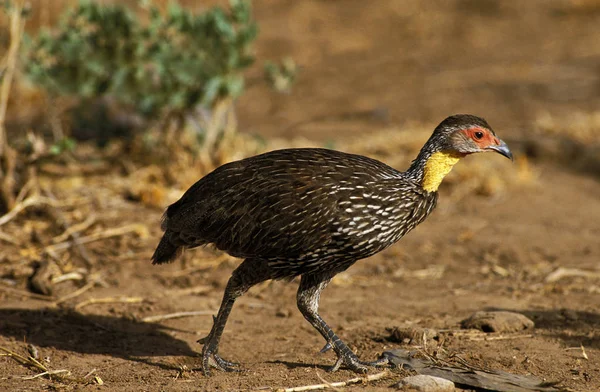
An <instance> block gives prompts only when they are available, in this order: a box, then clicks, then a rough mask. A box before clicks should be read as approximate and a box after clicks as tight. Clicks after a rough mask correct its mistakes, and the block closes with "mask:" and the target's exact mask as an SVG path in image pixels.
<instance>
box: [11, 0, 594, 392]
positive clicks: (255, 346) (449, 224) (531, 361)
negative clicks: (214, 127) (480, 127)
mask: <svg viewBox="0 0 600 392" xmlns="http://www.w3.org/2000/svg"><path fill="white" fill-rule="evenodd" d="M255 8H256V17H257V19H258V21H259V22H260V26H261V30H262V34H261V36H260V40H259V41H260V44H259V53H258V55H259V58H264V57H270V58H277V57H280V56H283V55H291V56H292V57H293V58H294V59H295V60H296V61H297V62H298V63H299V64H300V65H301V66H302V69H301V74H300V79H299V81H298V83H297V85H296V86H295V89H294V91H293V93H292V94H290V95H287V96H280V95H277V96H276V95H274V94H273V93H272V92H269V91H267V89H266V88H263V87H258V86H256V87H251V88H250V89H249V91H248V94H246V95H245V96H244V97H243V99H241V100H240V102H239V105H238V109H239V113H240V124H241V128H242V129H244V130H246V131H248V132H250V133H257V134H260V135H262V136H265V137H272V136H281V137H295V136H306V137H308V138H311V139H315V140H322V141H333V142H334V143H335V142H340V141H342V140H345V138H346V137H347V136H349V135H352V136H363V137H364V138H368V137H369V135H370V132H372V131H374V130H378V129H382V128H384V127H388V126H392V127H400V126H402V125H403V124H405V123H406V122H408V121H420V122H425V123H428V124H434V123H435V122H437V121H439V120H441V119H442V118H444V117H445V116H447V115H449V114H452V113H456V112H469V113H474V114H479V115H482V116H484V117H486V118H487V119H488V121H489V122H490V123H491V124H492V125H493V126H494V127H495V129H496V131H497V132H498V134H499V135H500V136H501V137H503V138H505V139H507V140H508V141H509V144H511V142H512V143H513V145H514V146H516V148H515V149H516V150H519V146H522V145H523V144H522V143H520V142H521V141H523V140H525V139H529V138H530V137H531V134H532V132H530V131H529V130H530V129H532V124H533V122H534V120H535V119H536V117H537V116H538V115H540V113H543V112H550V113H552V114H553V115H555V116H559V117H560V116H569V115H570V113H571V112H573V111H576V110H580V111H591V110H594V109H597V108H598V104H600V88H599V86H600V83H599V82H600V72H599V69H600V67H599V65H600V34H599V33H598V29H597V16H598V14H599V13H600V3H599V2H597V1H592V0H588V1H545V0H536V1H528V2H516V1H515V2H503V1H494V0H485V1H483V0H481V1H475V0H473V1H472V0H460V1H459V0H453V1H428V2H420V1H416V0H415V1H402V2H397V1H391V0H390V1H378V2H377V3H376V5H375V3H370V2H364V1H361V0H347V1H327V2H324V1H301V2H300V1H293V0H288V1H268V2H267V1H264V2H260V1H257V2H256V4H255ZM255 72H256V74H255V76H256V77H258V75H259V74H260V70H259V69H258V68H257V69H256V71H255ZM526 136H527V137H526ZM537 137H539V138H542V137H544V136H537ZM517 152H518V153H520V154H521V155H522V154H523V153H524V151H517ZM470 159H473V160H479V161H483V160H487V159H500V158H497V157H491V156H485V157H483V156H480V157H472V158H470ZM561 162H562V161H561ZM503 164H505V165H509V163H508V161H506V162H505V163H504V162H503ZM530 164H531V165H533V167H534V171H535V173H537V174H538V175H539V178H538V179H537V180H536V182H535V184H530V185H527V186H518V185H514V186H510V187H509V188H507V189H506V190H505V191H504V192H501V193H498V194H495V196H494V197H485V196H481V195H477V194H473V193H470V194H467V195H466V196H463V197H462V198H460V199H458V200H455V199H454V198H445V197H444V190H442V194H441V195H440V204H439V206H438V209H437V211H435V212H434V214H433V215H432V216H431V217H430V218H429V219H428V220H427V221H426V222H425V223H423V224H422V225H421V226H419V227H418V228H417V229H416V230H415V231H414V232H412V233H411V234H409V235H408V236H407V237H405V238H404V239H402V240H401V241H400V242H399V243H398V244H396V245H395V246H393V247H391V248H389V249H388V250H386V251H384V252H382V253H380V254H378V255H376V256H374V257H371V258H370V259H368V260H363V261H360V262H358V263H357V264H356V265H355V266H354V267H352V268H351V269H349V270H348V271H347V272H345V273H343V274H340V275H339V276H338V277H337V278H336V279H335V280H334V281H333V283H332V284H331V285H330V287H329V288H327V290H326V291H325V292H324V294H323V296H322V302H321V312H322V315H323V317H324V318H325V319H326V320H328V321H329V322H330V324H331V326H332V327H333V328H334V330H336V331H337V332H338V334H339V335H340V337H341V338H342V339H343V340H345V341H346V342H347V343H348V344H349V345H350V346H351V347H353V348H355V349H356V351H357V353H358V354H359V355H360V357H361V358H363V359H372V358H375V357H377V356H378V355H379V354H380V353H381V352H382V351H385V350H386V349H390V348H394V347H398V346H401V344H399V343H393V342H391V341H390V340H388V337H389V336H390V332H389V331H388V328H392V327H397V326H409V325H410V326H419V327H424V328H434V329H437V330H442V331H445V332H443V336H444V339H443V340H442V341H431V342H429V346H428V348H427V349H428V350H430V351H431V350H433V349H434V348H435V347H436V346H437V345H440V346H441V348H439V349H438V350H439V351H440V352H441V351H443V350H445V351H446V352H448V353H456V354H458V355H460V356H461V357H462V358H464V359H465V360H467V361H469V362H471V363H473V364H477V365H479V366H483V367H487V368H491V369H500V370H505V371H509V372H513V373H518V374H533V375H536V376H538V377H540V378H543V379H544V380H547V381H560V382H561V385H563V386H565V387H569V388H572V389H573V390H576V391H596V390H600V332H599V331H600V279H599V278H598V273H599V272H600V265H599V261H600V241H599V240H598V238H600V182H599V181H598V179H599V178H600V173H599V172H598V171H590V170H584V171H580V170H578V169H577V168H576V167H573V166H569V165H562V164H557V163H556V161H554V162H553V160H534V161H533V162H530ZM515 170H516V169H515ZM115 175H116V174H115V173H112V172H111V174H109V175H96V176H91V177H85V176H73V177H67V178H63V179H58V178H56V177H55V178H53V179H51V180H50V183H51V184H52V186H54V189H57V190H56V192H57V193H56V196H57V198H58V199H59V200H61V199H68V198H71V197H75V196H86V195H87V196H89V195H90V194H94V196H95V197H96V203H97V204H95V205H94V206H93V208H94V209H95V210H96V212H97V213H98V214H99V220H100V221H101V226H103V227H100V229H102V230H106V229H110V228H112V227H121V226H123V224H128V223H136V224H140V225H141V226H140V227H147V228H149V230H150V233H144V230H141V229H139V228H138V229H137V232H130V233H126V234H124V235H121V236H116V237H114V238H109V239H106V240H103V241H97V242H94V243H90V244H89V246H88V251H89V253H90V254H89V258H90V259H91V260H92V262H93V264H94V265H93V267H94V268H93V269H94V270H95V271H100V272H101V273H102V277H103V279H102V280H101V282H103V284H99V285H96V286H94V287H92V288H91V289H90V290H89V291H87V292H85V293H84V294H82V295H81V296H78V297H76V298H74V299H72V300H69V301H66V302H65V303H64V304H62V305H60V306H48V304H49V302H48V301H44V300H39V299H36V298H29V297H27V296H23V295H15V294H14V293H10V292H7V291H4V290H0V298H1V302H0V347H4V348H6V349H9V350H12V351H14V352H17V353H19V354H21V355H26V353H27V351H26V347H27V344H33V345H35V346H36V347H37V348H38V350H39V358H40V361H42V362H43V363H45V364H47V365H48V366H49V367H50V368H51V369H53V370H59V369H68V370H69V371H71V373H72V374H71V377H72V378H73V380H72V381H68V380H67V381H65V380H63V381H60V380H49V379H47V378H45V377H39V378H36V379H33V380H23V379H22V376H32V375H35V374H37V373H40V372H41V371H39V370H36V369H32V368H27V367H25V366H23V365H21V364H19V363H18V362H17V361H15V360H14V359H12V358H9V357H8V356H1V357H0V389H1V390H11V391H12V390H19V391H21V390H22V391H29V390H31V391H38V390H102V389H105V390H111V391H113V390H114V391H131V390H147V391H158V390H175V391H179V390H182V391H183V390H186V391H187V390H207V391H212V390H256V389H259V388H279V387H291V386H300V385H307V384H316V383H322V380H321V378H324V379H326V380H328V381H341V380H346V379H349V378H352V377H354V374H352V373H351V372H349V371H347V370H340V371H339V372H337V373H333V374H329V373H326V372H325V371H324V368H325V367H326V366H328V365H331V364H332V363H333V361H334V356H333V354H331V353H327V354H319V353H318V350H319V349H320V348H321V347H322V345H323V342H322V339H321V337H320V336H318V334H317V333H316V332H315V331H314V330H313V329H312V328H311V327H310V326H309V325H308V323H306V321H305V320H304V319H303V318H302V316H301V315H300V314H299V312H298V311H297V310H296V308H295V290H296V287H297V282H291V283H285V282H272V283H269V284H265V285H262V286H261V287H255V288H254V289H253V290H251V292H250V293H249V294H248V295H246V296H245V297H242V298H241V299H240V300H239V301H238V303H236V306H235V308H234V311H233V313H232V316H231V318H230V320H229V323H228V325H227V329H226V331H225V334H224V338H223V341H222V345H221V347H220V352H221V354H222V355H223V356H224V357H225V358H227V359H230V360H235V361H239V362H241V363H242V364H243V367H244V368H245V369H246V370H247V371H246V372H243V373H239V374H230V373H221V372H214V375H213V376H212V377H210V378H206V377H204V376H203V375H202V373H201V371H200V370H199V360H198V357H197V352H198V351H199V350H200V348H201V347H200V345H198V344H197V343H196V340H198V339H199V338H200V337H202V336H204V335H205V334H206V333H207V332H208V331H209V329H210V327H211V323H212V319H211V317H210V315H206V316H196V317H186V318H180V319H172V320H165V321H161V322H157V323H146V322H141V321H140V320H141V318H143V317H147V316H151V315H159V314H166V313H172V312H181V311H197V310H215V309H217V308H218V305H219V302H220V297H221V295H222V291H223V289H224V286H225V284H226V282H227V279H228V277H229V275H230V273H231V271H232V269H233V268H234V267H235V265H236V263H237V262H236V261H235V260H233V259H228V258H223V257H219V256H218V255H215V254H213V253H211V252H210V251H208V250H194V251H189V252H187V253H186V254H185V256H184V258H183V261H182V262H177V263H175V264H173V265H168V266H162V267H152V266H151V265H150V262H149V256H150V254H151V252H152V250H153V247H154V246H155V245H156V243H157V241H158V238H159V235H160V231H159V227H158V226H159V220H160V215H161V212H162V211H161V209H160V208H156V207H146V206H144V205H142V204H141V203H138V202H135V201H131V200H129V199H130V198H128V197H125V196H124V194H123V193H119V192H111V191H109V189H113V188H114V187H116V185H115V184H117V183H118V182H119V181H121V180H120V179H119V178H115ZM117 177H118V176H117ZM61 181H62V182H61ZM61 189H62V190H61ZM162 207H164V205H163V206H162ZM88 208H89V206H88ZM100 218H101V219H100ZM84 219H85V216H83V217H81V220H84ZM47 220H48V219H47V216H45V215H44V212H43V211H37V212H36V211H33V212H29V213H27V214H25V215H23V216H21V217H20V218H19V219H17V220H14V221H12V222H10V223H8V224H7V225H5V226H3V227H2V230H4V232H5V233H7V234H9V235H11V234H13V235H14V234H16V230H17V229H19V230H24V232H27V233H28V235H29V236H30V238H31V240H30V239H29V238H27V239H22V238H18V240H19V241H22V242H19V244H20V249H19V248H15V247H10V246H8V245H9V244H6V243H5V242H2V248H4V250H2V248H0V263H2V264H0V265H2V267H3V268H5V267H7V265H8V264H9V263H12V264H11V265H12V266H14V265H17V264H18V265H21V266H22V267H23V270H24V271H25V272H23V273H22V274H21V275H19V273H18V271H17V270H18V269H17V268H16V267H14V268H13V269H14V276H12V277H10V276H4V277H3V279H5V280H6V279H9V278H11V279H12V280H13V281H14V282H17V286H16V287H15V289H16V290H21V291H25V290H27V288H26V282H25V279H21V278H23V276H27V275H28V274H30V272H31V271H32V269H31V263H30V261H31V259H33V258H35V257H34V256H31V252H33V251H32V249H34V248H39V247H40V243H42V244H44V241H45V239H44V238H41V239H40V238H39V236H38V235H37V234H36V233H38V231H39V227H40V225H43V224H44V222H45V221H47ZM17 226H18V227H17ZM11 230H13V232H12V233H11ZM102 230H100V231H102ZM59 234H60V232H57V233H53V235H55V236H56V235H59ZM145 234H147V235H145ZM211 260H212V261H214V260H221V261H222V262H220V263H218V264H216V265H215V263H212V264H210V263H208V264H207V263H206V261H211ZM19 263H20V264H19ZM68 263H71V264H73V269H76V268H77V267H81V266H82V265H83V262H82V261H81V257H79V256H77V253H76V252H75V253H73V256H72V258H71V259H69V260H68ZM561 267H562V268H574V269H581V270H586V271H592V272H595V276H596V277H591V276H583V277H565V278H562V279H559V280H556V281H552V280H550V281H548V279H547V277H548V276H549V275H550V274H551V273H552V272H554V271H556V270H557V269H558V268H561ZM11 268H12V267H11ZM6 281H8V280H6ZM81 286H82V284H79V285H76V284H73V283H70V282H66V283H61V284H57V285H55V287H54V293H53V294H54V297H53V298H61V297H62V296H63V295H66V294H69V293H71V292H73V291H74V290H76V289H77V288H78V287H81ZM190 288H197V290H196V293H192V292H191V291H192V290H187V291H186V289H190ZM106 297H141V298H143V302H139V303H108V304H89V305H87V306H80V307H79V308H78V309H73V307H74V306H75V305H76V304H78V303H81V302H82V301H84V300H86V299H90V298H106ZM483 309H502V310H512V311H517V312H520V313H523V314H525V315H527V316H528V317H530V318H531V319H532V320H533V321H534V322H535V328H534V329H533V330H531V331H523V332H520V333H509V334H494V335H493V336H494V337H495V338H500V339H495V340H484V339H482V335H479V334H475V333H470V334H465V333H460V332H458V331H459V330H460V321H461V320H463V319H465V318H467V317H468V316H470V315H471V314H472V313H474V312H475V311H478V310H483ZM581 347H583V348H584V349H585V354H586V355H587V358H584V354H583V353H584V352H582V349H581ZM442 348H443V350H442ZM1 354H2V353H1V352H0V355H1ZM46 359H47V361H46ZM91 371H94V372H93V374H92V375H89V376H87V378H85V380H86V382H82V381H81V380H82V379H83V378H84V376H85V375H86V374H88V373H89V372H91ZM95 375H97V376H99V378H100V379H101V380H102V381H103V383H104V385H103V386H99V385H98V383H97V381H94V380H93V378H94V376H95ZM400 378H401V374H394V375H392V376H391V377H389V378H386V379H384V380H382V381H378V382H375V383H373V384H371V385H370V386H369V388H368V389H369V390H382V391H383V390H388V387H389V386H390V385H392V384H393V383H395V382H397V381H398V380H399V379H400ZM360 388H365V387H364V386H361V385H359V386H353V387H349V388H348V389H360Z"/></svg>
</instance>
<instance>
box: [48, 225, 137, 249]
mask: <svg viewBox="0 0 600 392" xmlns="http://www.w3.org/2000/svg"><path fill="white" fill-rule="evenodd" d="M131 232H135V233H137V234H138V235H139V236H141V237H144V236H146V235H148V228H147V227H146V226H145V225H142V224H130V225H125V226H122V227H117V228H116V229H108V230H105V231H102V232H100V233H94V234H90V235H88V236H85V237H80V238H79V243H80V244H88V243H90V242H94V241H98V240H103V239H106V238H110V237H118V236H122V235H124V234H127V233H131ZM72 245H73V243H72V241H67V242H61V243H58V244H55V245H50V246H47V247H46V248H45V249H44V250H45V251H46V252H54V251H57V250H63V249H68V248H70V247H71V246H72Z"/></svg>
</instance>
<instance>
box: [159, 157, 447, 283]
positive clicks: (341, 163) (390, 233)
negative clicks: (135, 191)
mask: <svg viewBox="0 0 600 392" xmlns="http://www.w3.org/2000/svg"><path fill="white" fill-rule="evenodd" d="M436 200H437V193H429V192H425V191H424V190H423V189H422V188H421V187H420V185H419V184H418V183H417V182H415V181H414V180H413V179H411V178H410V177H409V176H408V175H407V174H406V173H402V172H399V171H397V170H395V169H393V168H391V167H389V166H387V165H385V164H383V163H381V162H379V161H376V160H374V159H370V158H367V157H363V156H360V155H353V154H346V153H342V152H339V151H333V150H325V149H314V148H306V149H287V150H279V151H273V152H269V153H266V154H262V155H258V156H255V157H251V158H247V159H243V160H241V161H237V162H232V163H229V164H226V165H223V166H221V167H219V168H218V169H216V170H215V171H213V172H212V173H210V174H209V175H207V176H206V177H204V178H202V179H201V180H200V181H198V182H197V183H196V184H194V185H193V186H192V187H191V188H190V189H189V190H188V191H187V192H186V193H185V194H184V195H183V197H182V198H181V199H180V200H179V201H178V202H177V203H175V204H173V205H171V206H170V207H169V209H168V210H167V212H166V215H165V218H164V221H163V228H164V229H165V230H166V233H165V237H166V239H167V240H168V241H169V243H170V244H173V245H175V246H185V247H195V246H200V245H205V244H208V243H212V244H214V245H215V246H216V247H217V248H219V249H221V250H224V251H226V252H228V253H229V254H231V255H233V256H236V257H242V258H263V259H265V260H267V261H268V263H269V266H270V267H272V268H273V269H274V270H276V278H291V277H294V276H297V275H301V274H303V273H314V272H318V271H322V270H336V271H341V270H344V269H345V268H347V267H348V266H349V265H350V264H352V263H353V262H354V261H356V260H359V259H362V258H365V257H368V256H371V255H373V254H375V253H377V252H379V251H381V250H382V249H384V248H386V247H387V246H389V245H391V244H393V243H394V242H396V241H397V240H399V239H400V238H401V237H402V236H403V235H404V234H406V233H407V232H408V231H410V230H411V229H412V228H414V227H415V226H416V225H417V224H419V223H420V222H422V221H423V219H425V217H426V216H427V215H428V214H429V213H430V212H431V211H432V209H433V208H434V207H435V203H436Z"/></svg>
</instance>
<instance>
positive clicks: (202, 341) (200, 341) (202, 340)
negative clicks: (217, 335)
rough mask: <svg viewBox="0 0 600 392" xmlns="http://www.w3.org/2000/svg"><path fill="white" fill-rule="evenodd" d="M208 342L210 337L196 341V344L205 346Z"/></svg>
mask: <svg viewBox="0 0 600 392" xmlns="http://www.w3.org/2000/svg"><path fill="white" fill-rule="evenodd" d="M207 341H208V335H206V336H205V337H203V338H200V339H198V340H196V343H200V344H205V343H206V342H207Z"/></svg>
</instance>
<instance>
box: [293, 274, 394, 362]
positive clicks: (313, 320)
mask: <svg viewBox="0 0 600 392" xmlns="http://www.w3.org/2000/svg"><path fill="white" fill-rule="evenodd" d="M330 280H331V277H330V276H321V275H317V274H313V275H302V279H301V280H300V287H299V288H298V295H297V302H298V309H300V312H302V315H303V316H304V318H305V319H306V320H307V321H308V322H309V323H310V324H311V325H312V326H313V327H315V329H316V330H317V331H319V333H320V334H321V335H322V336H323V337H324V338H325V340H326V342H327V343H326V344H325V347H323V350H322V351H327V350H328V349H329V348H332V349H333V350H334V351H335V353H336V354H337V356H338V359H337V361H336V363H335V364H334V365H333V366H332V367H331V368H329V369H328V371H330V372H335V371H336V370H338V369H339V367H340V365H342V364H344V365H346V366H347V367H348V368H349V369H350V370H353V371H354V372H356V373H366V372H367V367H368V366H383V365H386V364H387V360H386V359H381V360H378V361H374V362H362V361H361V360H359V359H358V357H357V356H356V354H354V353H353V352H352V350H350V348H349V347H348V346H347V345H346V344H345V343H344V342H342V341H341V340H340V338H339V337H338V336H337V335H336V334H335V333H334V332H333V330H332V329H331V328H330V327H329V325H327V323H326V322H325V321H324V320H323V319H322V318H321V316H319V313H318V311H319V300H320V298H321V291H322V290H323V289H324V288H325V287H327V284H328V283H329V281H330Z"/></svg>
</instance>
